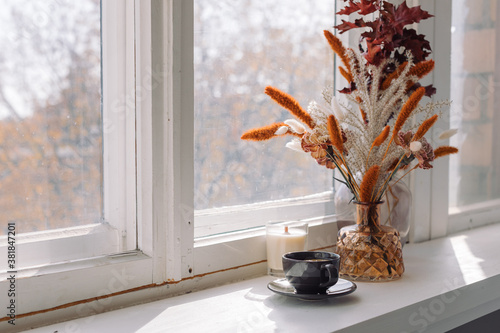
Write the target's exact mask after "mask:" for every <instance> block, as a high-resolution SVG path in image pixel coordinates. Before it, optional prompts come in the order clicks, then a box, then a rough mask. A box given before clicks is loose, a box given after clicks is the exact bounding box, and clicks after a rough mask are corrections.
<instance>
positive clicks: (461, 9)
mask: <svg viewBox="0 0 500 333" xmlns="http://www.w3.org/2000/svg"><path fill="white" fill-rule="evenodd" d="M499 10H500V7H499V6H498V1H496V0H483V1H476V0H454V1H453V27H452V32H453V34H452V36H453V37H452V52H451V55H452V80H451V84H452V87H451V99H452V100H453V108H452V119H451V127H452V128H459V133H458V135H456V136H455V137H453V138H452V140H451V144H452V145H455V146H457V147H459V148H460V153H459V155H458V156H453V157H452V159H451V161H450V207H457V206H458V207H459V206H464V205H469V204H473V203H477V202H482V201H486V200H491V199H497V198H500V145H499V144H498V143H499V142H500V131H498V128H499V126H500V52H499V51H500V49H499V47H500V22H499V19H498V18H499V14H500V13H499Z"/></svg>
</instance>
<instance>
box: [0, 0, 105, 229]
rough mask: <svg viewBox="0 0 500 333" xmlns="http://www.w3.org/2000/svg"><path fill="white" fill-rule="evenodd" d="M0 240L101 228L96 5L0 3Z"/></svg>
mask: <svg viewBox="0 0 500 333" xmlns="http://www.w3.org/2000/svg"><path fill="white" fill-rule="evenodd" d="M0 29H1V31H2V34H1V35H0V44H1V45H2V48H1V50H0V189H1V190H0V191H1V192H0V193H1V196H0V211H1V212H2V213H1V214H0V219H1V222H0V225H1V226H2V227H1V228H0V235H1V234H5V233H6V230H7V229H6V228H7V222H16V231H17V232H19V233H22V232H31V231H41V230H49V229H55V228H61V227H70V226H78V225H83V224H88V223H96V222H99V220H100V217H101V212H102V208H101V206H102V196H101V191H102V189H101V187H102V186H101V177H102V171H101V170H102V168H101V156H102V147H101V144H102V136H101V111H100V100H101V77H100V76H101V74H100V2H99V1H98V0H82V1H46V0H22V1H21V0H4V1H2V11H1V12H0Z"/></svg>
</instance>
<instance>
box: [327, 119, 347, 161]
mask: <svg viewBox="0 0 500 333" xmlns="http://www.w3.org/2000/svg"><path fill="white" fill-rule="evenodd" d="M328 133H329V134H330V141H332V145H333V146H334V147H335V148H337V149H338V151H339V153H341V154H342V153H343V151H344V143H343V140H342V133H341V131H340V128H339V123H338V122H337V118H335V116H334V115H333V114H332V115H330V116H329V117H328Z"/></svg>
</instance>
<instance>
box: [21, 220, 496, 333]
mask: <svg viewBox="0 0 500 333" xmlns="http://www.w3.org/2000/svg"><path fill="white" fill-rule="evenodd" d="M499 236H500V224H498V223H497V224H494V225H489V226H485V227H482V228H478V229H474V230H469V231H466V232H462V233H459V234H455V235H451V236H449V237H446V238H441V239H436V240H433V241H429V242H425V243H420V244H409V245H406V246H405V247H404V250H403V252H404V260H405V265H406V271H405V274H404V275H403V278H401V279H400V280H398V281H392V282H386V283H366V282H365V283H363V282H358V283H357V286H358V289H357V290H356V291H355V292H354V293H352V294H351V295H348V296H344V297H339V298H334V299H329V300H325V301H301V300H297V299H290V298H286V297H283V296H279V295H275V294H273V292H271V291H269V290H268V289H267V287H266V286H267V283H268V282H270V281H272V280H273V278H272V277H270V276H262V277H259V278H255V279H251V280H245V281H242V282H238V283H233V284H228V285H225V286H222V287H217V288H212V289H207V290H203V291H199V292H194V293H191V294H187V295H182V296H178V297H172V298H168V299H164V300H160V301H156V302H151V303H147V304H142V305H138V306H133V307H129V308H124V309H120V310H116V311H111V312H107V313H102V314H99V315H96V316H94V317H90V318H81V319H77V320H73V321H71V322H63V323H59V324H55V325H51V326H47V327H42V328H38V329H35V330H32V331H30V332H32V333H36V332H51V333H52V332H55V331H57V332H59V333H63V332H147V333H152V332H217V333H220V332H337V331H338V332H414V331H419V330H421V329H423V328H425V330H424V331H425V332H445V331H447V330H450V329H453V328H455V327H458V326H460V325H463V324H465V323H467V322H469V321H472V320H474V319H476V318H479V317H481V316H484V315H486V314H488V313H491V312H493V311H495V310H498V309H500V259H499V258H500V257H499V255H500V251H499V250H500V245H499V242H498V237H499Z"/></svg>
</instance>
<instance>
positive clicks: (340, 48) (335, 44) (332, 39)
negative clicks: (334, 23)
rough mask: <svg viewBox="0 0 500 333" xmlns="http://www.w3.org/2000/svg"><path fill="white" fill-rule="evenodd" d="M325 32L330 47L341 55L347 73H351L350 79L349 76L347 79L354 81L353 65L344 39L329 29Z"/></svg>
mask: <svg viewBox="0 0 500 333" xmlns="http://www.w3.org/2000/svg"><path fill="white" fill-rule="evenodd" d="M323 33H324V35H325V37H326V40H327V41H328V44H330V47H331V48H332V50H333V52H335V53H336V54H337V55H338V56H339V57H340V60H342V64H343V65H344V66H345V69H346V70H347V73H349V77H350V78H351V79H350V80H349V79H347V78H346V79H347V80H348V81H349V82H351V81H352V75H351V66H350V62H349V57H348V56H347V52H346V49H345V47H344V45H343V44H342V41H341V40H340V39H338V38H337V37H336V36H335V35H334V34H332V33H331V32H330V31H328V30H324V31H323ZM342 75H344V74H342ZM344 77H345V76H344Z"/></svg>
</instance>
